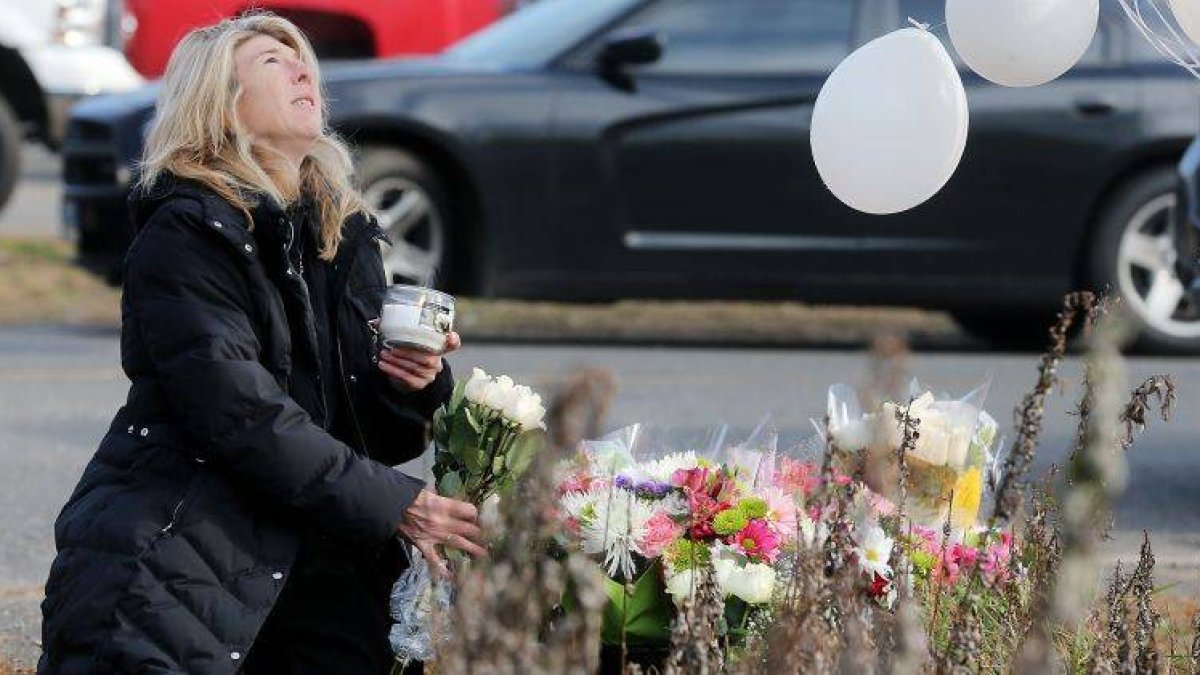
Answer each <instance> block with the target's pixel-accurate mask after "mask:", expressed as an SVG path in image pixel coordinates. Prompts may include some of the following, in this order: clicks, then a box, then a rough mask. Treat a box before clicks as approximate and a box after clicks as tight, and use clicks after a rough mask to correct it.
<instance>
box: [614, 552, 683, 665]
mask: <svg viewBox="0 0 1200 675" xmlns="http://www.w3.org/2000/svg"><path fill="white" fill-rule="evenodd" d="M662 574H663V572H662V565H661V564H660V563H659V562H658V561H657V560H656V561H655V562H654V564H652V565H650V567H649V568H648V569H647V570H646V571H645V572H643V573H642V575H641V576H640V577H638V578H637V580H635V581H634V582H633V583H631V584H622V583H620V582H617V581H613V580H612V579H609V578H605V580H604V590H605V592H607V593H608V602H607V603H606V604H605V606H604V625H603V628H602V632H601V640H603V641H604V642H606V643H608V644H621V636H622V628H624V631H623V632H624V637H625V643H626V644H631V645H665V644H667V643H668V642H670V639H671V620H672V619H673V618H674V616H675V605H674V603H672V602H671V598H670V596H669V595H667V589H666V587H665V586H664V585H663V580H662Z"/></svg>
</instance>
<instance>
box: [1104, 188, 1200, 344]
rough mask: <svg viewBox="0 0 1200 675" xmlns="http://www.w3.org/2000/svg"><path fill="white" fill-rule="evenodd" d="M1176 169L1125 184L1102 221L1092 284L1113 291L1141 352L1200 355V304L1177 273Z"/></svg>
mask: <svg viewBox="0 0 1200 675" xmlns="http://www.w3.org/2000/svg"><path fill="white" fill-rule="evenodd" d="M1177 186H1178V178H1177V176H1176V174H1175V172H1174V171H1173V170H1171V169H1170V168H1162V169H1158V170H1155V171H1152V172H1149V173H1146V174H1143V175H1142V176H1140V177H1138V178H1137V179H1135V180H1133V181H1132V182H1130V183H1127V184H1125V185H1124V186H1123V187H1122V188H1120V189H1119V190H1118V191H1117V192H1116V194H1114V195H1113V198H1112V200H1111V201H1110V202H1109V204H1108V207H1107V208H1106V209H1105V210H1104V212H1103V213H1102V214H1101V216H1100V221H1099V223H1098V224H1097V225H1098V228H1099V229H1098V230H1097V231H1096V237H1095V239H1094V244H1093V246H1092V250H1091V281H1092V283H1093V284H1094V285H1095V286H1096V287H1097V288H1111V289H1112V290H1113V291H1114V292H1115V293H1117V294H1118V295H1119V296H1120V298H1121V300H1122V304H1123V305H1124V306H1125V307H1127V308H1128V309H1129V310H1130V311H1129V314H1130V315H1132V316H1133V318H1134V319H1135V320H1136V322H1137V324H1138V342H1137V344H1138V346H1139V347H1141V348H1143V349H1146V350H1150V351H1159V352H1196V351H1200V301H1198V300H1200V299H1198V298H1197V297H1196V295H1195V294H1194V293H1193V292H1192V291H1190V290H1188V289H1187V288H1185V287H1184V285H1183V283H1182V282H1181V281H1180V280H1179V276H1178V274H1177V273H1176V271H1175V257H1176V252H1175V243H1174V230H1173V228H1174V224H1175V206H1176V200H1177V198H1176V195H1175V190H1176V187H1177Z"/></svg>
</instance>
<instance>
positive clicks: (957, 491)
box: [950, 467, 983, 529]
mask: <svg viewBox="0 0 1200 675" xmlns="http://www.w3.org/2000/svg"><path fill="white" fill-rule="evenodd" d="M982 500H983V472H982V471H980V470H979V469H978V468H974V467H972V468H970V469H967V470H966V471H964V472H962V473H960V474H959V475H958V480H957V481H955V483H954V502H953V503H952V504H951V505H950V524H951V525H952V526H953V527H954V528H955V529H966V528H968V527H971V526H972V525H974V524H975V519H976V518H978V517H979V502H980V501H982Z"/></svg>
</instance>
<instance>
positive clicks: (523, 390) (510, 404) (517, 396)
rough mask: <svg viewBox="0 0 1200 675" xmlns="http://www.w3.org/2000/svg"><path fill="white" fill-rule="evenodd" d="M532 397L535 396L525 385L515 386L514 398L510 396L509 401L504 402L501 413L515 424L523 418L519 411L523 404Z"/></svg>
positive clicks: (513, 389) (513, 390)
mask: <svg viewBox="0 0 1200 675" xmlns="http://www.w3.org/2000/svg"><path fill="white" fill-rule="evenodd" d="M530 396H533V390H532V389H530V388H529V387H526V386H525V385H523V384H518V385H514V386H513V388H512V396H510V397H509V398H508V400H507V401H505V402H504V407H503V408H502V409H501V410H500V412H502V413H504V416H505V417H507V418H508V419H510V420H513V421H514V422H515V421H516V420H517V419H518V418H519V417H520V416H521V413H520V412H519V410H520V408H521V405H522V403H523V402H524V401H525V399H527V398H529V397H530Z"/></svg>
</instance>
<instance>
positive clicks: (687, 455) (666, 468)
mask: <svg viewBox="0 0 1200 675" xmlns="http://www.w3.org/2000/svg"><path fill="white" fill-rule="evenodd" d="M698 461H699V459H697V457H696V453H695V452H692V451H691V450H688V451H687V452H674V453H671V454H669V455H667V456H666V457H663V458H662V459H656V460H654V461H652V462H646V463H645V464H643V465H642V467H641V469H642V471H643V472H644V473H645V474H646V475H647V476H649V477H650V478H653V479H654V480H656V481H658V482H660V483H667V482H670V480H671V474H673V473H675V471H676V470H678V469H694V468H696V463H697V462H698Z"/></svg>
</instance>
